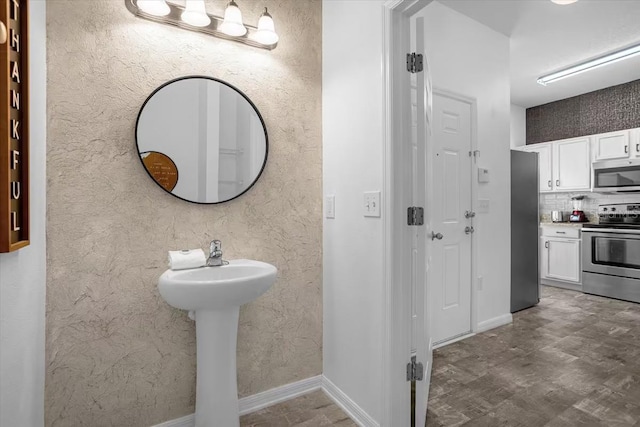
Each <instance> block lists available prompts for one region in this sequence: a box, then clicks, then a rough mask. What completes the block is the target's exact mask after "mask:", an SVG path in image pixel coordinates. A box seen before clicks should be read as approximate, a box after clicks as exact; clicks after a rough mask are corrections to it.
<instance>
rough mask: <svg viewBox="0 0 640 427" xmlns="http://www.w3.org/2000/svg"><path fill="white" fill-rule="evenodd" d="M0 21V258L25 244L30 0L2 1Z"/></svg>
mask: <svg viewBox="0 0 640 427" xmlns="http://www.w3.org/2000/svg"><path fill="white" fill-rule="evenodd" d="M0 21H1V22H2V26H4V28H1V26H0V36H2V35H3V34H2V33H3V31H2V30H3V29H4V31H5V34H6V36H7V37H6V41H5V42H4V43H3V44H1V45H0V252H11V251H15V250H18V249H20V248H23V247H25V246H27V245H28V244H29V104H28V101H29V82H28V78H29V68H28V67H29V64H28V59H29V55H28V46H27V34H28V0H0ZM0 38H3V37H0ZM0 41H2V40H0Z"/></svg>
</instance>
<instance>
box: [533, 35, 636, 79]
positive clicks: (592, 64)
mask: <svg viewBox="0 0 640 427" xmlns="http://www.w3.org/2000/svg"><path fill="white" fill-rule="evenodd" d="M638 54H640V44H638V45H635V46H631V47H628V48H626V49H623V50H619V51H617V52H613V53H610V54H607V55H604V56H601V57H599V58H596V59H592V60H590V61H586V62H583V63H581V64H578V65H574V66H573V67H569V68H565V69H564V70H560V71H558V72H555V73H552V74H548V75H546V76H542V77H540V78H539V79H538V83H539V84H541V85H542V86H546V85H547V83H553V82H557V81H558V80H562V79H564V78H567V77H571V76H575V75H577V74H580V73H584V72H585V71H590V70H593V69H596V68H599V67H602V66H604V65H609V64H613V63H614V62H618V61H622V60H623V59H627V58H631V57H633V56H636V55H638Z"/></svg>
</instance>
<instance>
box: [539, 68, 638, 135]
mask: <svg viewBox="0 0 640 427" xmlns="http://www.w3.org/2000/svg"><path fill="white" fill-rule="evenodd" d="M637 127H640V80H634V81H632V82H629V83H624V84H621V85H617V86H611V87H608V88H605V89H600V90H597V91H595V92H589V93H585V94H583V95H579V96H574V97H573V98H567V99H562V100H560V101H555V102H551V103H549V104H544V105H539V106H537V107H531V108H527V144H535V143H538V142H546V141H556V140H558V139H565V138H573V137H577V136H585V135H593V134H598V133H604V132H613V131H616V130H622V129H631V128H637Z"/></svg>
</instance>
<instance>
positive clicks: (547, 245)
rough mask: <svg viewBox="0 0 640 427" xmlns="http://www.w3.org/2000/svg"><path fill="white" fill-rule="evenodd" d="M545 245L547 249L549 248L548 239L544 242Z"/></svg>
mask: <svg viewBox="0 0 640 427" xmlns="http://www.w3.org/2000/svg"><path fill="white" fill-rule="evenodd" d="M544 247H545V248H547V249H549V242H548V241H547V242H544Z"/></svg>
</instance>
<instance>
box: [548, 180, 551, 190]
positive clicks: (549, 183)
mask: <svg viewBox="0 0 640 427" xmlns="http://www.w3.org/2000/svg"><path fill="white" fill-rule="evenodd" d="M548 185H549V188H551V180H549V182H548Z"/></svg>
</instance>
